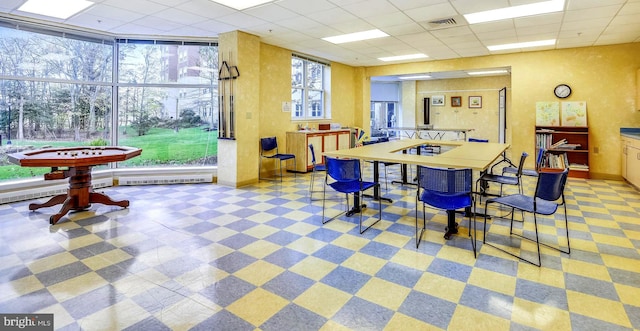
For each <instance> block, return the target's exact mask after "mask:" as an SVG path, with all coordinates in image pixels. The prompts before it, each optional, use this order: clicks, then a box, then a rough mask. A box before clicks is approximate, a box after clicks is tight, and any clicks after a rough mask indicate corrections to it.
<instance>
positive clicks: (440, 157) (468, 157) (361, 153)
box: [323, 139, 509, 238]
mask: <svg viewBox="0 0 640 331" xmlns="http://www.w3.org/2000/svg"><path fill="white" fill-rule="evenodd" d="M422 145H441V146H451V147H454V148H452V149H450V150H447V151H445V152H443V153H441V154H437V155H416V154H408V153H403V151H406V150H408V149H411V148H415V147H420V146H422ZM507 148H509V144H499V143H484V142H483V143H480V142H466V141H447V140H423V139H403V140H395V141H390V142H385V143H379V144H372V145H365V146H362V147H358V148H351V149H343V150H338V151H332V152H325V153H323V154H324V155H325V156H330V157H342V158H352V159H360V160H364V161H373V164H374V167H373V179H374V181H375V182H376V183H377V182H378V180H379V172H378V164H379V162H394V163H402V164H414V165H422V166H431V167H440V168H471V169H473V170H478V171H485V170H487V169H488V168H489V166H490V165H491V164H492V163H493V162H495V161H496V160H497V159H498V158H499V157H500V156H501V155H502V153H503V152H504V151H505V150H506V149H507ZM373 198H374V199H375V200H380V199H381V196H380V186H379V185H378V186H377V187H376V189H375V190H374V195H373ZM356 199H359V198H358V197H356ZM356 199H354V200H356ZM359 205H360V202H359V200H356V201H354V206H356V207H354V208H355V209H356V210H354V211H353V212H358V211H359V210H357V208H358V207H357V206H359ZM447 214H448V219H449V222H448V226H447V228H448V229H455V217H454V213H453V212H447ZM447 231H451V230H447ZM447 234H449V232H447ZM446 237H447V235H445V238H446Z"/></svg>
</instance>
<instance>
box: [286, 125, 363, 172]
mask: <svg viewBox="0 0 640 331" xmlns="http://www.w3.org/2000/svg"><path fill="white" fill-rule="evenodd" d="M350 135H351V130H348V129H347V130H326V131H295V132H287V153H290V154H294V155H295V156H296V167H295V169H294V167H293V162H287V167H288V170H291V171H298V172H307V171H309V170H311V169H312V167H313V163H312V162H311V153H310V152H309V144H313V148H314V150H315V154H316V163H318V164H321V163H322V153H323V152H328V151H335V150H338V149H345V148H350V146H351V143H350V141H351V140H350V139H351V137H350ZM305 160H306V162H305Z"/></svg>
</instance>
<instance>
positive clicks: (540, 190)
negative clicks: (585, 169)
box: [534, 169, 569, 202]
mask: <svg viewBox="0 0 640 331" xmlns="http://www.w3.org/2000/svg"><path fill="white" fill-rule="evenodd" d="M568 174H569V169H563V170H561V171H560V169H558V171H548V170H545V171H541V172H539V173H538V182H537V184H536V193H535V194H536V195H535V197H536V198H540V199H543V200H547V201H556V200H558V199H560V198H561V197H562V198H563V200H564V186H565V184H566V183H567V177H568ZM534 201H535V199H534ZM562 202H564V201H562Z"/></svg>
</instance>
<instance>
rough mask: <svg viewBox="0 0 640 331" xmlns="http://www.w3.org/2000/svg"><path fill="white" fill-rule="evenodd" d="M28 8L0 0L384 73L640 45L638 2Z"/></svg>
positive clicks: (201, 1) (121, 3) (394, 0)
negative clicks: (358, 36) (246, 41)
mask: <svg viewBox="0 0 640 331" xmlns="http://www.w3.org/2000/svg"><path fill="white" fill-rule="evenodd" d="M24 1H25V0H2V1H0V16H2V17H9V18H26V19H29V20H32V19H35V20H45V21H49V22H53V23H55V24H62V25H65V26H72V27H81V28H87V29H91V30H94V31H99V32H102V33H106V34H109V35H115V36H118V37H145V38H149V37H155V38H187V39H194V38H207V39H213V38H216V37H217V36H218V35H219V34H220V33H225V32H229V31H234V30H240V31H245V32H248V33H251V34H254V35H257V36H259V37H260V38H261V40H262V41H263V42H264V43H267V44H272V45H276V46H280V47H283V48H287V49H291V50H293V51H296V52H300V53H304V54H307V55H311V56H316V57H319V58H323V59H326V60H330V61H336V62H340V63H344V64H348V65H352V66H378V65H384V64H388V63H385V62H382V61H380V60H378V58H379V57H388V56H395V55H405V54H413V53H424V54H427V55H428V56H429V58H427V59H426V61H432V60H444V59H455V58H464V57H474V56H483V55H490V54H498V53H514V52H522V51H530V50H541V49H560V48H572V47H585V46H596V45H608V44H619V43H631V42H639V41H640V0H567V3H566V4H565V10H564V11H563V12H559V13H553V14H546V15H538V16H532V17H524V18H517V19H507V20H503V21H498V22H492V23H481V24H474V25H469V24H467V23H466V21H465V19H464V18H463V17H462V15H463V14H467V13H472V12H477V11H484V10H490V9H496V8H502V7H505V6H515V5H521V4H528V3H532V2H536V1H531V0H482V1H478V0H449V1H446V0H280V1H275V2H273V3H270V4H267V5H262V6H258V7H254V8H250V9H246V10H243V11H237V10H234V9H231V8H229V7H225V6H222V5H219V4H216V3H214V2H211V1H209V0H93V1H94V2H95V3H96V4H95V5H93V6H92V7H89V8H88V9H86V10H84V11H82V12H81V13H79V14H76V15H74V16H72V17H71V18H69V19H66V20H61V19H52V18H47V17H44V16H38V15H33V14H27V13H24V12H20V11H18V10H17V8H18V7H20V5H22V4H23V3H24ZM436 21H441V22H438V23H433V22H436ZM376 28H377V29H380V30H382V31H384V32H386V33H387V34H389V35H390V36H389V37H385V38H379V39H373V40H367V41H359V42H352V43H347V44H340V45H335V44H331V43H329V42H327V41H324V40H322V39H321V38H323V37H328V36H334V35H338V34H345V33H352V32H358V31H363V30H370V29H376ZM542 39H557V43H556V44H555V45H553V46H545V47H538V48H533V49H526V50H524V49H515V50H510V51H501V52H489V51H488V50H487V46H489V45H496V44H505V43H515V42H525V41H534V40H542ZM405 62H406V61H405Z"/></svg>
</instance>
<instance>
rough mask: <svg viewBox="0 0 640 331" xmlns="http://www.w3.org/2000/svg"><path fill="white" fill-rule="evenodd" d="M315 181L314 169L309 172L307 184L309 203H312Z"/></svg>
mask: <svg viewBox="0 0 640 331" xmlns="http://www.w3.org/2000/svg"><path fill="white" fill-rule="evenodd" d="M315 180H316V169H315V168H314V169H313V170H312V171H311V182H310V183H309V201H313V182H314V181H315Z"/></svg>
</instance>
